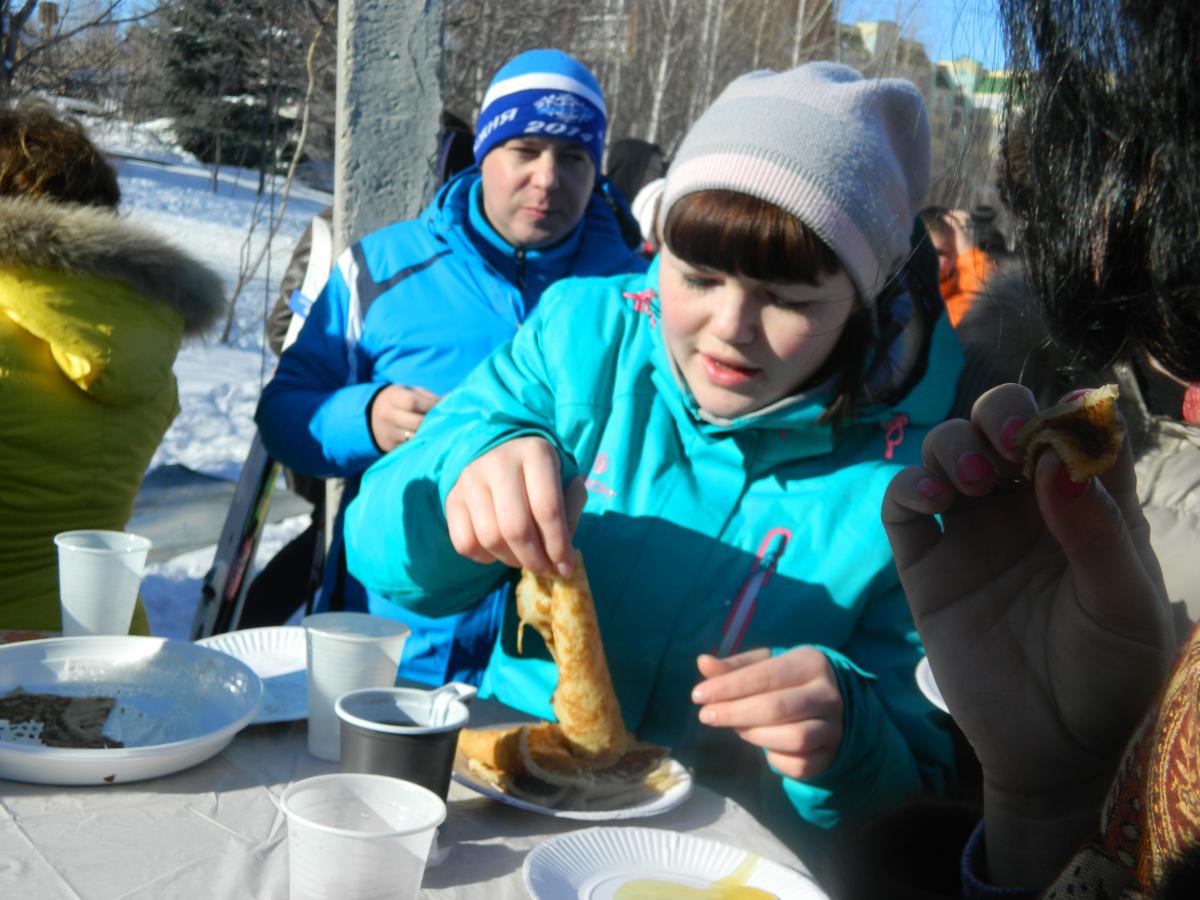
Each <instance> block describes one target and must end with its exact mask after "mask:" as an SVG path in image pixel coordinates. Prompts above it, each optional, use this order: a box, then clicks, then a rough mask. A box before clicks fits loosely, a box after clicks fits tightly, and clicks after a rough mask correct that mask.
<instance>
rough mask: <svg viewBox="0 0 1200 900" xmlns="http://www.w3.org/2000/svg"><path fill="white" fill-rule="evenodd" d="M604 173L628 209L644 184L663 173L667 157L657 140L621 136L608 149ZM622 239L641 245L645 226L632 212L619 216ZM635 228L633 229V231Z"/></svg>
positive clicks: (637, 245)
mask: <svg viewBox="0 0 1200 900" xmlns="http://www.w3.org/2000/svg"><path fill="white" fill-rule="evenodd" d="M605 165H606V169H605V174H607V175H608V177H609V180H611V181H612V183H613V186H614V187H615V188H616V189H617V195H618V197H619V198H620V201H621V205H622V206H624V207H625V208H626V209H631V205H632V203H633V201H634V200H635V199H636V198H637V195H638V194H639V193H640V192H641V190H642V188H644V187H645V186H646V185H647V184H649V183H650V182H652V181H655V180H657V179H660V178H662V177H663V176H664V175H665V174H666V173H667V158H666V156H665V155H664V154H663V152H662V148H661V147H659V146H658V144H652V143H650V142H649V141H643V140H641V139H640V138H624V139H622V140H619V141H617V142H616V143H614V144H613V145H612V146H611V147H610V148H609V149H608V157H607V160H606V163H605ZM621 221H622V228H623V230H624V234H625V242H626V243H627V244H629V246H631V247H638V248H641V246H642V242H643V241H644V240H646V239H647V237H648V236H647V234H646V230H645V229H644V228H641V227H640V225H641V222H640V220H639V219H638V218H637V213H636V212H631V214H630V215H627V216H624V217H622V219H621ZM635 232H636V233H635Z"/></svg>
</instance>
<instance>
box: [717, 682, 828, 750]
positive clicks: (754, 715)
mask: <svg viewBox="0 0 1200 900" xmlns="http://www.w3.org/2000/svg"><path fill="white" fill-rule="evenodd" d="M699 716H700V721H701V722H703V723H704V724H705V725H711V726H713V727H714V728H739V729H740V728H751V729H757V728H772V727H778V726H786V725H793V724H796V723H798V722H803V721H807V720H809V719H833V718H840V716H841V695H840V694H839V692H838V689H837V685H836V684H830V683H829V682H826V681H824V680H823V679H816V680H813V681H809V682H806V683H805V684H802V685H800V686H798V687H792V688H787V689H784V690H778V691H771V692H769V693H763V694H755V695H753V696H747V697H742V698H739V699H736V700H727V701H710V702H708V703H706V704H705V705H704V706H702V707H701V708H700V711H699ZM764 746H765V745H764Z"/></svg>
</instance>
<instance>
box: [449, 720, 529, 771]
mask: <svg viewBox="0 0 1200 900" xmlns="http://www.w3.org/2000/svg"><path fill="white" fill-rule="evenodd" d="M520 731H521V726H520V725H514V726H511V727H509V728H478V729H476V728H464V729H463V730H462V731H460V732H459V733H458V749H459V751H460V752H461V753H462V755H463V756H465V757H466V758H467V759H469V760H476V761H478V762H480V763H482V764H483V765H485V766H487V767H488V768H489V769H494V770H496V771H498V772H505V773H507V774H509V775H518V774H520V773H521V772H523V771H524V770H525V764H524V763H523V762H522V761H521V747H520V743H519V739H520Z"/></svg>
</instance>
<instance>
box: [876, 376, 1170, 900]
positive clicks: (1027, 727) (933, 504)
mask: <svg viewBox="0 0 1200 900" xmlns="http://www.w3.org/2000/svg"><path fill="white" fill-rule="evenodd" d="M1037 412H1038V409H1037V404H1036V403H1035V402H1034V399H1033V396H1032V394H1030V392H1029V391H1028V390H1026V389H1025V388H1023V387H1021V386H1019V385H1011V384H1010V385H1002V386H1000V387H997V388H993V389H992V390H991V391H989V392H987V393H986V394H984V395H983V396H982V397H980V398H979V400H978V401H976V403H975V406H974V408H973V409H972V411H971V420H970V421H969V422H968V421H965V420H962V419H957V420H953V421H949V422H945V423H943V424H941V425H939V426H938V427H937V428H935V429H933V431H931V432H930V433H929V435H928V436H927V437H926V439H925V442H924V445H923V447H922V461H923V463H924V466H923V467H912V468H909V469H905V470H904V471H903V472H901V473H899V474H898V475H897V476H896V477H895V478H894V479H893V480H892V483H891V484H890V485H889V487H888V490H887V493H886V494H885V496H884V502H883V522H884V526H885V527H886V529H887V533H888V538H889V539H890V541H891V544H892V551H893V553H894V554H895V557H896V564H897V566H898V568H899V572H900V580H901V582H902V584H903V586H904V590H905V592H906V594H907V596H908V601H909V605H910V606H911V608H912V611H913V617H914V619H915V621H916V624H917V628H918V630H919V631H920V634H921V638H922V640H923V641H924V643H925V647H926V650H927V652H928V654H929V661H930V665H931V666H932V668H933V672H934V675H935V677H936V678H937V682H938V686H939V687H940V689H941V691H942V694H943V696H944V697H945V699H946V702H947V705H948V706H949V708H950V711H951V713H952V714H953V715H954V718H955V721H956V722H957V723H958V725H959V726H960V727H961V728H962V730H963V732H964V734H965V735H966V737H967V739H968V740H969V741H970V743H971V746H972V747H973V748H974V750H975V753H976V754H977V756H978V757H979V761H980V763H981V764H982V766H983V774H984V806H985V816H986V819H987V829H988V842H987V845H988V856H989V862H990V863H991V865H992V867H993V870H994V871H993V875H994V876H995V877H996V878H997V879H998V880H1000V881H1001V883H1005V881H1008V883H1011V882H1012V881H1013V880H1017V879H1020V878H1025V877H1031V878H1033V879H1034V880H1033V881H1030V882H1027V883H1030V884H1039V883H1041V881H1040V880H1038V879H1042V878H1046V877H1049V875H1052V874H1053V871H1052V869H1053V865H1052V863H1053V860H1054V859H1055V858H1057V857H1059V856H1061V854H1062V852H1063V851H1062V848H1063V847H1065V848H1066V852H1068V853H1069V851H1070V850H1071V849H1072V848H1073V846H1074V844H1075V842H1077V841H1078V840H1079V839H1080V838H1082V837H1083V836H1084V835H1085V834H1086V832H1087V830H1088V828H1094V827H1096V824H1097V823H1098V822H1099V814H1100V803H1101V801H1102V799H1103V797H1104V794H1105V791H1106V790H1107V787H1108V783H1109V781H1110V780H1111V778H1112V776H1113V774H1114V771H1115V768H1116V764H1117V762H1118V760H1119V758H1120V755H1121V753H1122V750H1123V748H1124V746H1125V743H1126V742H1127V741H1128V739H1129V736H1130V734H1131V732H1132V731H1133V729H1134V728H1135V727H1136V726H1137V724H1138V722H1139V721H1140V719H1141V717H1142V716H1143V714H1144V713H1145V711H1146V708H1147V706H1148V705H1149V703H1150V701H1151V700H1152V698H1153V697H1154V695H1155V693H1156V691H1157V690H1158V688H1159V686H1160V685H1161V683H1162V680H1163V678H1164V675H1165V673H1166V671H1167V668H1168V666H1169V664H1170V660H1171V657H1172V656H1173V654H1174V650H1175V640H1174V635H1173V631H1172V628H1171V624H1170V619H1169V616H1168V604H1167V600H1166V593H1165V590H1164V587H1163V583H1162V576H1161V573H1160V571H1159V568H1158V563H1157V561H1156V559H1155V557H1154V553H1153V551H1152V550H1151V548H1150V540H1149V537H1150V535H1149V526H1148V525H1147V524H1146V520H1145V518H1144V516H1143V515H1142V510H1141V506H1140V505H1139V503H1138V498H1137V491H1136V480H1135V477H1134V473H1133V463H1132V459H1131V456H1130V451H1129V445H1128V442H1126V445H1125V448H1124V450H1123V451H1122V453H1121V456H1120V458H1119V459H1118V460H1117V463H1116V465H1115V466H1114V467H1113V468H1112V469H1110V470H1109V471H1108V472H1107V473H1105V474H1104V475H1103V476H1101V477H1100V478H1099V479H1096V478H1093V479H1091V480H1090V481H1089V482H1088V483H1086V484H1083V485H1077V484H1075V483H1074V482H1072V481H1071V480H1070V478H1069V476H1068V475H1067V473H1066V470H1065V468H1064V467H1063V465H1062V462H1061V461H1060V460H1059V458H1058V456H1057V454H1055V453H1054V451H1052V450H1047V451H1045V452H1043V453H1042V454H1041V455H1040V457H1039V458H1038V462H1037V469H1036V472H1035V478H1034V483H1033V484H1032V485H1030V484H1029V483H1028V482H1023V481H1017V480H1016V479H1017V476H1018V475H1019V473H1020V471H1021V463H1022V462H1023V454H1022V452H1021V450H1020V449H1019V448H1018V447H1017V446H1016V434H1017V432H1018V431H1019V430H1020V428H1021V426H1022V425H1023V424H1024V423H1025V422H1026V421H1027V420H1028V419H1030V418H1032V417H1033V416H1035V415H1036V414H1037ZM935 515H940V516H941V517H942V524H941V526H939V524H938V521H937V520H936V519H934V516H935ZM1080 829H1083V831H1082V833H1080ZM1038 842H1040V848H1039V849H1031V847H1032V845H1033V844H1035V843H1038ZM1060 845H1061V846H1060Z"/></svg>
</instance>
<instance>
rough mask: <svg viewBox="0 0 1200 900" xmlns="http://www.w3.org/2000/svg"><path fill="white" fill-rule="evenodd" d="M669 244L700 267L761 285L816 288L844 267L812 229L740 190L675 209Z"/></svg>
mask: <svg viewBox="0 0 1200 900" xmlns="http://www.w3.org/2000/svg"><path fill="white" fill-rule="evenodd" d="M663 240H664V242H665V243H666V245H667V246H668V247H670V248H671V252H672V253H673V254H674V255H675V256H677V257H678V258H679V259H682V260H684V261H685V262H687V263H690V264H691V265H694V266H700V267H703V268H707V269H716V270H718V271H721V272H729V273H736V274H739V275H743V276H745V277H747V278H753V279H754V280H756V281H799V282H804V283H806V284H815V283H816V282H818V281H820V280H821V279H822V278H823V277H825V276H828V275H835V274H837V273H838V272H840V271H841V269H842V266H841V263H840V262H839V260H838V258H837V256H836V255H835V254H834V252H833V251H832V250H831V249H829V246H828V245H827V244H826V243H825V242H824V241H822V240H821V239H820V238H819V237H817V235H816V233H815V232H814V231H813V230H812V229H810V228H809V227H808V226H807V225H805V224H804V223H803V222H801V221H800V220H799V219H797V218H796V217H795V216H793V215H792V214H791V213H788V212H785V211H784V210H782V209H780V208H779V207H778V206H775V205H774V204H772V203H767V202H766V201H763V200H759V199H758V198H756V197H751V196H749V195H748V194H742V193H739V192H736V191H702V192H699V193H695V194H688V195H686V196H684V197H681V198H680V199H679V200H677V201H676V202H675V205H674V206H672V207H671V213H670V215H669V216H668V218H667V221H666V224H665V226H664V228H663Z"/></svg>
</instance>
